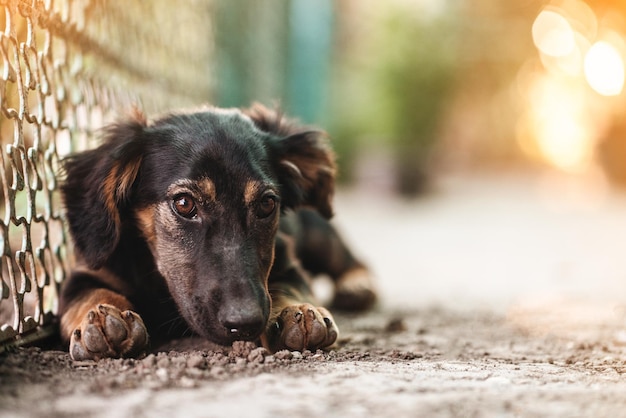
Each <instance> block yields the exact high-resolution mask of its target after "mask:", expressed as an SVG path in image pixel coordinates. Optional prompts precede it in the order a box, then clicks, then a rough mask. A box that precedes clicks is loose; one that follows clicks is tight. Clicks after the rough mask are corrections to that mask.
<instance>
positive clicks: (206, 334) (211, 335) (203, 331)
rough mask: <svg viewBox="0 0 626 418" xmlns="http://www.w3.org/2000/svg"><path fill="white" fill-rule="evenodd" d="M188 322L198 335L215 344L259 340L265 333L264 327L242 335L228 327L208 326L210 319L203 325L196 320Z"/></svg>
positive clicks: (226, 344)
mask: <svg viewBox="0 0 626 418" xmlns="http://www.w3.org/2000/svg"><path fill="white" fill-rule="evenodd" d="M187 322H188V324H189V326H190V327H191V329H192V330H193V331H194V333H196V334H197V335H198V336H200V337H202V338H204V339H207V340H209V341H211V342H213V343H215V344H219V345H223V346H230V345H232V343H233V342H235V341H257V340H259V338H261V334H263V329H261V330H259V331H258V332H256V333H254V334H251V333H247V334H245V335H242V334H236V333H231V332H229V331H228V330H227V329H220V328H218V327H211V326H206V325H210V321H209V322H208V323H207V324H205V326H201V325H200V324H197V323H196V322H195V321H193V320H189V319H188V320H187Z"/></svg>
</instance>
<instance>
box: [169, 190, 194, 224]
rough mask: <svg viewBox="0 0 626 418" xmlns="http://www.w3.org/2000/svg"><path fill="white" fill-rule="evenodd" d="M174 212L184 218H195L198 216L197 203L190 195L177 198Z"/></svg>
mask: <svg viewBox="0 0 626 418" xmlns="http://www.w3.org/2000/svg"><path fill="white" fill-rule="evenodd" d="M173 207H174V210H175V211H176V213H178V214H179V215H180V216H182V217H184V218H193V217H194V216H196V212H197V209H196V203H195V202H194V201H193V198H192V197H191V196H189V195H188V194H183V195H180V196H176V197H175V198H174V203H173Z"/></svg>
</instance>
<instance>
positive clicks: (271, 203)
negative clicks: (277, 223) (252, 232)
mask: <svg viewBox="0 0 626 418" xmlns="http://www.w3.org/2000/svg"><path fill="white" fill-rule="evenodd" d="M276 206H278V201H277V198H276V196H273V195H267V196H263V197H262V198H261V200H260V201H259V203H258V205H257V207H256V216H257V217H259V218H267V217H268V216H270V215H271V214H272V213H274V211H275V210H276Z"/></svg>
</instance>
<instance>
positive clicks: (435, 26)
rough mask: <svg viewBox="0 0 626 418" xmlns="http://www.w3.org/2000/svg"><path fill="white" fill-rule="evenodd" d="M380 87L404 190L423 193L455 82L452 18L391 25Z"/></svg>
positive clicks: (402, 17) (400, 17) (396, 19)
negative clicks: (443, 116)
mask: <svg viewBox="0 0 626 418" xmlns="http://www.w3.org/2000/svg"><path fill="white" fill-rule="evenodd" d="M384 33H385V36H384V37H383V42H384V45H387V48H383V47H381V52H382V55H381V56H380V61H379V62H380V68H379V69H378V74H377V78H378V79H379V83H378V84H377V86H378V88H379V89H380V93H379V94H380V111H381V116H382V119H381V122H382V123H383V127H384V129H385V131H386V132H387V134H388V135H389V137H390V139H391V141H392V145H393V149H394V154H395V160H396V161H395V163H396V167H397V178H396V180H397V184H396V185H397V187H398V191H399V192H400V193H401V194H404V195H409V196H410V195H415V194H418V193H419V192H421V191H422V190H423V189H424V187H425V185H426V183H427V178H428V166H429V160H430V156H431V152H432V150H433V147H434V145H435V143H436V142H437V134H438V128H439V126H440V122H441V119H442V118H441V116H442V112H443V109H444V105H445V103H446V98H447V94H448V93H449V92H450V91H451V88H452V86H453V84H454V79H453V78H454V74H455V71H454V67H455V59H454V58H455V51H454V42H453V40H454V36H453V35H454V29H453V28H452V25H451V19H450V18H449V16H448V15H445V16H441V17H436V18H432V19H429V20H422V19H418V18H417V17H416V16H414V15H411V14H405V13H403V14H401V13H397V14H395V15H393V16H391V17H390V18H389V19H388V21H387V22H386V27H385V32H384Z"/></svg>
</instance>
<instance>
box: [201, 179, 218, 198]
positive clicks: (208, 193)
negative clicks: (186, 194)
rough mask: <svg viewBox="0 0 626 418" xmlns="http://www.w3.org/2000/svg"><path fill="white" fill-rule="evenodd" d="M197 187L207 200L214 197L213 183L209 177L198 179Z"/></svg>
mask: <svg viewBox="0 0 626 418" xmlns="http://www.w3.org/2000/svg"><path fill="white" fill-rule="evenodd" d="M198 187H199V188H200V190H201V192H202V194H203V195H204V196H205V197H206V198H207V199H208V200H215V199H216V192H215V183H213V181H212V180H211V179H209V178H203V179H200V180H198Z"/></svg>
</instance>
